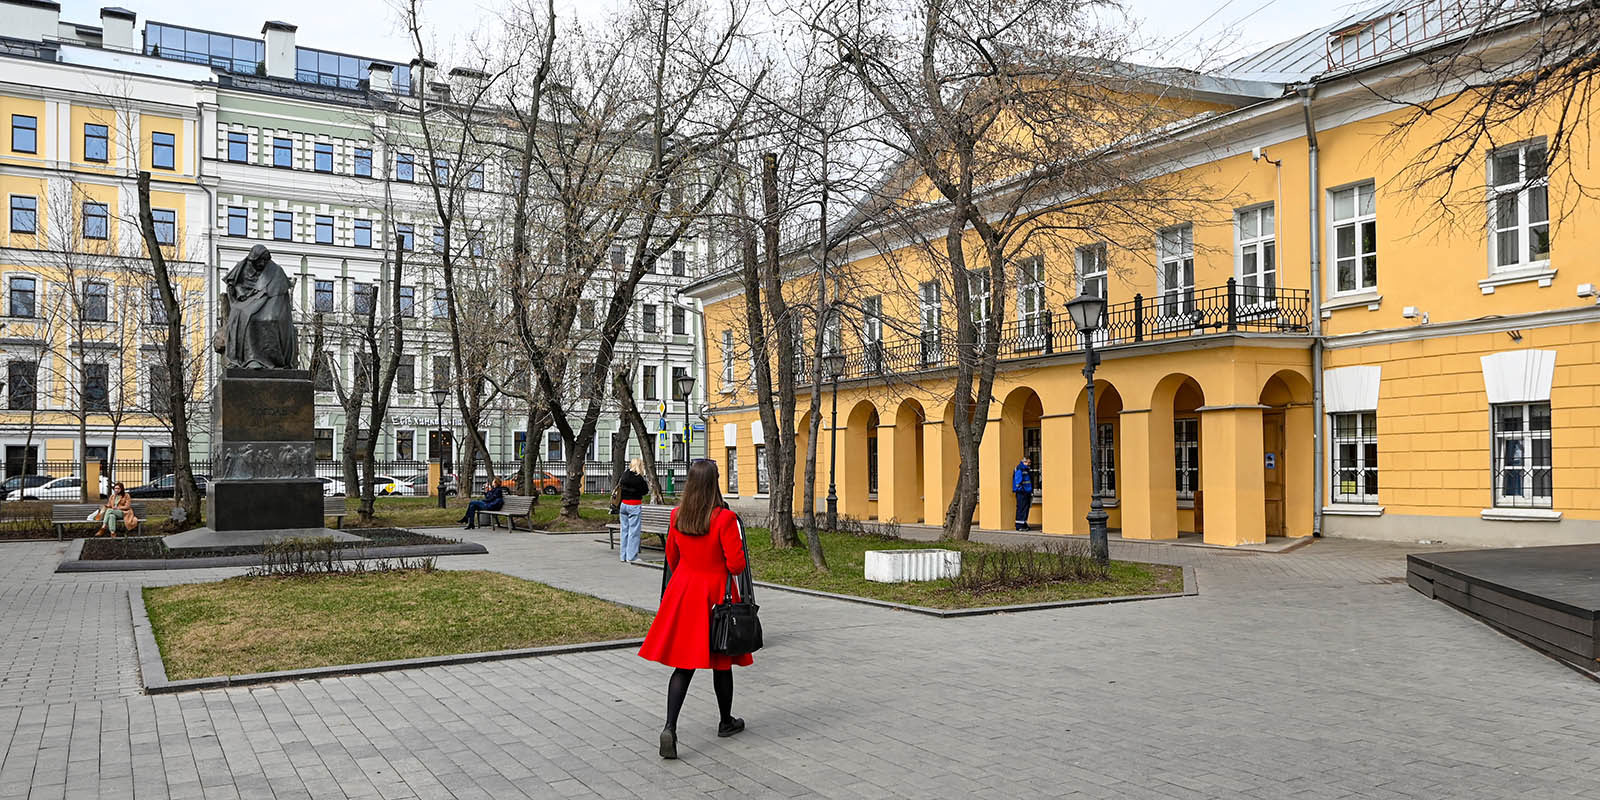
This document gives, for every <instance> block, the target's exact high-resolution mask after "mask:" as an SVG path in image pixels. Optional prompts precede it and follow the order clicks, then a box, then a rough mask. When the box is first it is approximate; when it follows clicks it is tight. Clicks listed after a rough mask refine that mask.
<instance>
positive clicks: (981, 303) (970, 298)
mask: <svg viewBox="0 0 1600 800" xmlns="http://www.w3.org/2000/svg"><path fill="white" fill-rule="evenodd" d="M993 293H994V287H993V286H990V285H989V271H988V269H986V268H983V267H979V268H978V269H969V270H967V302H968V303H971V304H972V327H974V328H976V329H977V333H978V337H977V341H978V344H979V345H980V346H982V344H983V343H984V342H986V341H988V337H989V335H990V333H991V332H992V330H993V328H994V320H992V319H990V318H989V298H990V296H991V295H992V294H993Z"/></svg>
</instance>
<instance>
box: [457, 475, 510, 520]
mask: <svg viewBox="0 0 1600 800" xmlns="http://www.w3.org/2000/svg"><path fill="white" fill-rule="evenodd" d="M505 504H506V490H505V487H504V486H502V485H500V481H498V480H494V481H490V482H489V483H487V484H485V485H484V487H483V499H482V500H474V501H472V502H470V503H468V504H467V515H466V516H465V517H462V518H461V523H462V524H463V525H466V526H467V528H466V529H467V530H469V531H470V530H472V529H473V528H476V527H478V512H479V511H499V510H500V507H501V506H503V505H505Z"/></svg>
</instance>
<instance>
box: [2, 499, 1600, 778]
mask: <svg viewBox="0 0 1600 800" xmlns="http://www.w3.org/2000/svg"><path fill="white" fill-rule="evenodd" d="M475 533H477V538H478V540H479V541H482V542H483V543H484V544H486V545H487V546H488V547H489V550H490V555H488V556H466V557H452V558H446V559H441V561H442V563H443V564H444V565H445V566H447V567H449V568H492V569H499V570H502V571H505V572H509V573H512V574H515V575H518V576H522V577H527V578H531V579H536V580H540V581H545V582H548V583H551V584H554V585H556V586H560V587H563V588H567V589H573V590H576V591H581V592H587V593H591V594H594V595H597V596H600V597H604V598H608V599H613V600H617V601H621V602H626V603H632V604H637V605H642V606H651V605H652V604H653V602H654V600H655V596H656V592H657V590H658V588H659V573H657V572H655V571H652V570H646V569H640V568H637V567H629V566H625V565H621V564H618V563H617V562H616V560H615V556H614V554H613V553H612V552H611V551H608V550H607V549H606V546H605V544H604V543H599V542H595V541H593V540H592V539H590V538H589V537H585V536H564V537H560V536H543V535H530V534H525V533H518V534H506V533H492V532H482V531H480V532H475ZM1114 546H1115V548H1116V551H1115V552H1114V553H1113V555H1114V556H1116V557H1118V558H1135V559H1147V560H1157V561H1164V562H1168V563H1183V564H1190V565H1193V566H1195V567H1196V574H1197V577H1198V580H1199V584H1200V592H1201V593H1200V595H1199V596H1198V597H1188V598H1177V599H1169V600H1159V601H1149V602H1136V603H1126V604H1121V605H1112V606H1096V607H1085V608H1075V609H1062V610H1052V611H1035V612H1028V613H1020V614H1006V615H994V616H980V617H972V618H965V619H935V618H931V617H924V616H920V615H913V614H908V613H904V612H897V611H891V610H886V609H878V608H872V607H866V606H861V605H856V604H851V603H845V602H840V601H835V600H828V599H823V598H813V597H805V596H800V595H795V594H788V593H783V592H777V591H767V592H765V593H764V594H762V596H761V597H760V598H759V599H760V601H761V604H762V616H763V621H764V624H765V626H766V628H767V631H768V637H767V647H766V649H765V650H763V651H762V652H761V653H759V654H757V658H756V664H755V666H754V667H752V668H749V669H743V670H740V671H739V672H738V674H737V676H736V689H737V698H736V701H735V712H736V713H738V714H740V715H742V716H743V717H744V718H745V719H746V720H747V721H748V723H749V730H748V731H747V732H746V733H744V734H742V735H740V736H738V737H735V738H731V739H718V738H716V737H715V735H714V733H715V728H716V711H715V703H714V700H713V698H712V695H711V685H710V683H711V682H710V681H709V680H704V681H697V682H696V683H695V684H694V686H693V688H692V689H691V691H690V697H689V702H688V703H687V705H686V707H685V709H684V718H683V720H682V721H681V722H680V725H679V727H680V732H681V733H680V736H681V743H680V753H681V755H682V759H681V760H679V761H676V762H663V761H662V760H661V759H660V758H658V757H657V755H656V752H655V750H656V746H655V745H656V734H657V732H658V731H659V730H660V727H661V715H662V705H663V697H664V694H665V685H666V680H667V676H668V671H667V670H666V669H665V668H664V667H661V666H660V665H657V664H653V663H648V662H645V661H643V660H641V659H639V658H638V657H636V656H635V655H634V654H633V653H632V652H631V651H610V652H602V653H586V654H575V655H564V656H557V657H547V658H539V659H523V660H509V661H497V662H487V663H477V664H470V665H460V666H449V667H437V668H424V669H415V670H405V671H396V672H386V673H378V674H370V675H362V676H353V677H341V678H329V679H321V680H312V681H302V682H296V683H280V684H272V685H261V686H252V687H238V688H229V689H219V690H210V691H199V692H189V693H182V694H175V695H159V696H147V695H144V694H143V693H142V692H141V689H140V683H139V676H138V668H137V661H136V658H135V652H134V645H133V637H132V633H131V622H130V613H129V609H128V602H127V590H128V588H129V587H131V586H137V585H149V584H158V583H174V582H188V581H195V580H205V579H215V578H220V577H224V576H225V575H227V574H231V571H229V572H224V571H211V572H203V573H195V572H190V571H170V572H159V573H120V574H108V575H99V576H96V575H88V576H84V575H71V576H69V575H56V574H53V573H52V571H51V570H52V569H53V568H54V567H55V564H56V563H57V561H58V560H59V558H60V554H61V552H62V550H63V545H58V544H56V543H53V542H28V543H10V544H3V545H0V552H3V554H4V558H0V570H3V571H0V637H3V640H4V642H5V643H6V646H5V648H4V649H3V650H0V753H3V754H4V760H3V763H0V798H30V799H31V798H61V797H70V798H78V797H106V798H126V797H133V798H146V797H149V798H163V797H173V798H278V799H279V800H282V799H284V798H310V797H314V798H324V797H328V798H332V797H370V798H386V799H388V800H398V799H399V798H452V797H456V798H508V797H599V798H634V797H648V798H689V797H837V798H870V797H1007V798H1009V797H1118V798H1121V797H1127V798H1200V797H1218V798H1222V797H1246V798H1341V797H1371V798H1442V797H1457V798H1509V797H1530V798H1557V797H1590V798H1592V797H1595V796H1597V793H1600V688H1597V687H1596V686H1595V684H1594V683H1592V682H1591V681H1589V680H1586V679H1584V678H1583V677H1581V676H1579V675H1577V674H1576V673H1574V672H1572V671H1571V670H1569V669H1567V668H1566V667H1563V666H1561V665H1559V664H1558V663H1556V662H1554V661H1552V660H1550V659H1548V658H1546V657H1544V656H1542V655H1538V654H1536V653H1534V652H1533V651H1531V650H1529V649H1528V648H1526V647H1524V646H1522V645H1521V644H1518V643H1516V642H1514V641H1512V640H1511V639H1508V638H1506V637H1504V636H1502V635H1500V634H1498V633H1496V632H1494V631H1492V630H1490V629H1489V628H1487V627H1485V626H1484V625H1482V624H1480V623H1478V622H1476V621H1474V620H1471V619H1469V618H1467V617H1465V616H1463V615H1461V614H1460V613H1458V612H1456V611H1454V610H1452V609H1450V608H1448V607H1446V606H1445V605H1443V604H1440V603H1436V602H1433V601H1431V600H1427V599H1425V598H1423V597H1422V596H1421V595H1419V594H1417V593H1416V592H1414V591H1412V590H1411V589H1409V588H1407V587H1406V586H1405V585H1404V583H1403V582H1402V581H1401V576H1402V575H1403V574H1404V569H1405V565H1404V553H1405V552H1406V550H1405V549H1404V548H1401V547H1399V546H1396V545H1390V544H1373V543H1362V542H1352V541H1342V540H1322V541H1316V542H1314V543H1312V544H1310V545H1308V546H1306V547H1302V548H1299V549H1297V550H1294V551H1291V552H1288V553H1281V554H1264V553H1241V552H1226V551H1218V550H1206V549H1199V548H1189V547H1175V546H1169V545H1166V546H1164V545H1135V544H1124V543H1117V544H1115V545H1114ZM1413 549H1415V548H1413Z"/></svg>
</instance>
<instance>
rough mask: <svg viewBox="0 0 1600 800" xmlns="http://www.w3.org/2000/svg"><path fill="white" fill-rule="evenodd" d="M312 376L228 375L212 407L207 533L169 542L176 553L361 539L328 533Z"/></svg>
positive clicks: (261, 372) (245, 371)
mask: <svg viewBox="0 0 1600 800" xmlns="http://www.w3.org/2000/svg"><path fill="white" fill-rule="evenodd" d="M314 403H315V396H314V395H313V389H312V382H311V373H310V372H308V371H306V370H260V369H228V370H227V371H226V372H225V373H224V374H223V377H222V380H221V381H220V382H218V384H217V393H216V402H215V403H214V404H213V405H212V431H213V432H214V436H213V440H212V441H213V443H214V444H213V446H212V453H211V460H212V475H211V484H210V488H209V490H208V493H207V496H206V521H207V522H209V523H210V526H209V527H207V528H198V529H195V530H192V531H186V532H184V533H181V534H176V535H174V536H169V537H167V539H166V542H167V546H168V547H171V548H208V549H209V548H223V547H247V546H252V545H259V544H262V543H264V542H267V541H271V540H274V539H284V538H290V537H312V536H331V537H333V538H335V539H342V540H348V541H358V540H360V539H361V537H359V536H356V535H354V534H349V533H345V532H343V531H336V530H332V529H330V528H327V527H325V526H324V525H323V520H324V517H323V514H322V500H323V484H322V481H321V480H320V479H318V478H317V476H316V460H315V455H316V450H315V443H314V441H313V438H312V436H313V432H312V425H313V422H312V419H313V418H312V410H313V409H314V407H315V406H314Z"/></svg>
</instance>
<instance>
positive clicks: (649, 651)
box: [639, 458, 754, 758]
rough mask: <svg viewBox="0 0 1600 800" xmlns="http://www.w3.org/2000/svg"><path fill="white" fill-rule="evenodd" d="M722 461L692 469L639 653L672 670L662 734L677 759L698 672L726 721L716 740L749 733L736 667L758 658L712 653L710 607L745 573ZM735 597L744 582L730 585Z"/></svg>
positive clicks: (668, 754)
mask: <svg viewBox="0 0 1600 800" xmlns="http://www.w3.org/2000/svg"><path fill="white" fill-rule="evenodd" d="M718 486H719V480H718V474H717V465H716V462H713V461H710V460H708V459H703V458H702V459H697V460H696V461H695V462H694V463H693V464H691V465H690V466H689V477H688V479H687V480H686V481H685V482H684V486H683V501H682V502H681V503H679V504H678V507H677V508H675V509H673V511H672V522H671V525H670V527H669V528H668V531H667V569H668V570H670V573H671V577H670V578H669V579H668V581H667V585H666V588H665V589H664V590H663V591H662V593H661V608H660V609H659V610H657V611H656V618H655V621H654V622H652V623H650V632H649V633H647V634H645V637H644V645H643V646H642V647H640V648H639V655H640V656H642V657H644V658H648V659H650V660H651V661H659V662H661V663H663V664H666V665H667V666H669V667H672V668H673V671H672V679H671V680H669V681H668V682H667V726H666V727H665V728H663V729H662V730H661V757H662V758H677V757H678V710H679V709H681V708H683V698H684V696H685V695H687V694H688V693H689V681H690V680H692V679H693V678H694V671H695V670H697V669H709V670H711V682H712V686H713V687H715V688H716V690H717V707H718V709H720V710H721V712H722V722H721V724H719V725H718V726H717V735H718V736H732V735H734V734H736V733H738V732H739V731H742V730H744V720H742V719H739V718H738V717H735V716H733V714H732V711H733V666H734V665H735V664H737V665H739V666H741V667H748V666H750V664H751V663H753V661H754V659H752V658H751V657H750V655H749V654H748V653H747V654H745V655H742V656H725V655H721V654H718V653H713V652H711V607H712V606H714V605H716V604H717V603H720V602H722V598H723V594H724V592H725V591H727V587H728V585H729V584H730V581H729V578H730V577H731V576H737V575H738V574H739V573H741V572H744V569H745V558H744V538H743V537H744V534H743V531H742V530H741V529H740V526H739V515H737V514H735V513H733V512H732V511H729V510H728V506H727V504H726V503H724V502H723V500H722V490H721V489H720V488H718ZM731 583H732V585H733V596H734V599H738V596H739V589H738V582H737V581H732V582H731Z"/></svg>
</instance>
